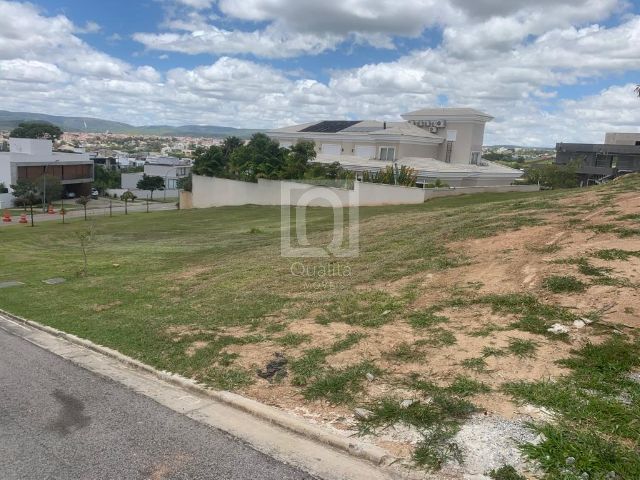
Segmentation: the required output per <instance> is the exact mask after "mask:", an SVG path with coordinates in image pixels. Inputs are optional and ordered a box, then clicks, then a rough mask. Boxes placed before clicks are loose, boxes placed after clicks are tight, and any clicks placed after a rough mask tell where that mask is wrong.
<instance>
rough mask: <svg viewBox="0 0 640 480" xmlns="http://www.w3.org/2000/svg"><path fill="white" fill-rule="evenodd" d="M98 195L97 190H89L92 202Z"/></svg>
mask: <svg viewBox="0 0 640 480" xmlns="http://www.w3.org/2000/svg"><path fill="white" fill-rule="evenodd" d="M99 195H100V192H98V190H97V189H95V188H92V189H91V198H93V199H94V200H96V199H97V198H98V196H99Z"/></svg>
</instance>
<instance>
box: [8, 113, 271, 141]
mask: <svg viewBox="0 0 640 480" xmlns="http://www.w3.org/2000/svg"><path fill="white" fill-rule="evenodd" d="M34 120H38V121H44V122H49V123H52V124H54V125H57V126H58V127H60V128H61V129H62V130H63V131H65V132H87V133H106V132H109V133H128V134H132V135H161V136H166V137H171V136H174V137H211V138H224V137H228V136H230V135H235V136H237V137H241V138H248V137H250V136H251V135H253V134H254V133H257V132H260V131H261V130H254V129H248V128H233V127H221V126H218V125H182V126H179V127H172V126H170V125H145V126H139V127H136V126H134V125H129V124H127V123H122V122H112V121H110V120H102V119H100V118H92V117H61V116H57V115H47V114H44V113H30V112H9V111H7V110H0V130H11V129H13V128H15V127H17V126H18V124H19V123H21V122H25V121H34Z"/></svg>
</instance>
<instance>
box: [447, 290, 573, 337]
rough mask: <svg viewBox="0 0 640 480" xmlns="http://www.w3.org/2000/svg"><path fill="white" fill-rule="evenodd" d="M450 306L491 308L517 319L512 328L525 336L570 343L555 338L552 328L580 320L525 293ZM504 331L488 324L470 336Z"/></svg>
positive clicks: (461, 301) (454, 302) (456, 301)
mask: <svg viewBox="0 0 640 480" xmlns="http://www.w3.org/2000/svg"><path fill="white" fill-rule="evenodd" d="M448 305H450V306H453V307H457V308H463V307H467V306H469V305H486V306H489V307H490V308H491V310H492V312H493V313H494V314H510V315H514V316H515V317H516V318H517V319H516V320H515V321H514V322H512V323H511V324H510V328H514V329H518V330H522V331H525V332H530V333H535V334H538V335H545V336H547V337H549V338H553V339H556V340H567V338H568V335H567V334H553V333H550V332H548V328H549V327H551V326H552V325H553V324H554V323H558V322H569V321H573V320H575V319H576V318H577V317H576V315H575V314H574V313H572V312H571V311H570V310H569V309H567V308H565V307H561V306H557V305H550V304H546V303H543V302H541V301H540V300H538V298H536V297H535V296H533V295H530V294H521V293H506V294H501V295H484V296H479V297H470V298H457V299H453V300H451V301H449V302H448ZM501 330H504V328H501V327H498V326H496V325H493V324H488V325H486V326H484V327H481V328H480V329H477V330H474V331H471V332H470V335H472V336H489V335H491V333H493V332H495V331H501Z"/></svg>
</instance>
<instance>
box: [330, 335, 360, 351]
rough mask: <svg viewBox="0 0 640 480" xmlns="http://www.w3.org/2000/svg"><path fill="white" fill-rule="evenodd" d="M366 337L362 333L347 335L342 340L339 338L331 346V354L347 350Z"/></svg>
mask: <svg viewBox="0 0 640 480" xmlns="http://www.w3.org/2000/svg"><path fill="white" fill-rule="evenodd" d="M366 337H367V336H366V335H365V334H364V333H354V332H352V333H348V334H347V335H346V336H345V337H344V338H340V339H339V340H336V341H335V343H334V344H333V345H332V346H331V353H338V352H343V351H345V350H349V349H350V348H352V347H354V346H355V345H357V344H358V342H360V340H362V339H363V338H366Z"/></svg>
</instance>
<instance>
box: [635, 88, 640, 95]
mask: <svg viewBox="0 0 640 480" xmlns="http://www.w3.org/2000/svg"><path fill="white" fill-rule="evenodd" d="M635 92H636V95H638V96H639V97H640V85H636V88H635Z"/></svg>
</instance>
